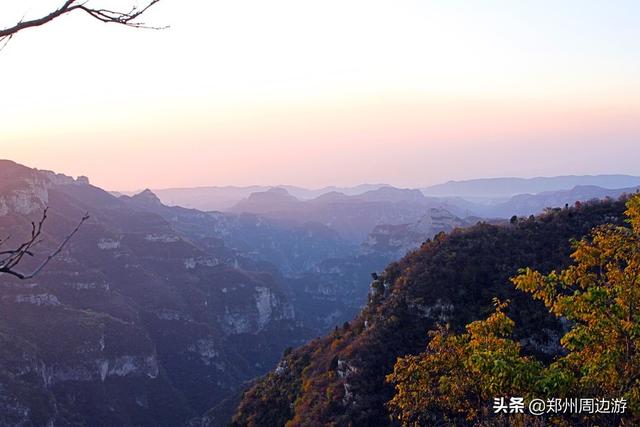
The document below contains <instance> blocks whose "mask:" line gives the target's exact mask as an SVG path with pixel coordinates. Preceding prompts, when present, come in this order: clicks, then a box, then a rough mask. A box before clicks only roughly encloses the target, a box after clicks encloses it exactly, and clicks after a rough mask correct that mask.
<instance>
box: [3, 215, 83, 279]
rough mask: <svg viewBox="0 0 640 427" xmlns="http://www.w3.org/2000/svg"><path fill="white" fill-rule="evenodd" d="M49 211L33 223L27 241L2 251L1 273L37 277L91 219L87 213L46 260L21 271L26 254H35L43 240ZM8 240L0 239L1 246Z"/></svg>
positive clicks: (30, 255) (18, 276)
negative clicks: (27, 270)
mask: <svg viewBox="0 0 640 427" xmlns="http://www.w3.org/2000/svg"><path fill="white" fill-rule="evenodd" d="M47 211H48V209H47V208H45V209H44V211H43V213H42V218H41V219H40V221H38V223H37V224H36V223H35V222H32V223H31V236H30V237H29V238H28V239H27V240H26V241H25V242H23V243H21V244H20V245H18V246H17V247H16V248H15V249H9V250H4V251H0V274H9V275H11V276H14V277H17V278H18V279H21V280H27V279H31V278H33V277H35V276H36V275H37V274H39V273H40V272H41V271H42V270H43V269H44V268H45V267H46V266H47V264H49V262H50V261H51V260H52V259H53V258H55V257H56V255H58V254H59V253H60V251H62V249H63V248H64V247H65V245H66V244H67V243H68V242H69V240H71V238H72V237H73V236H74V235H75V234H76V233H77V232H78V230H79V229H80V227H81V226H82V224H83V223H84V222H85V221H86V220H87V219H89V215H88V214H85V215H84V216H83V217H82V218H81V219H80V222H79V223H78V225H76V227H75V228H74V229H73V230H72V231H71V233H69V234H68V235H67V236H66V237H65V238H64V239H62V241H61V242H60V244H58V246H57V247H56V249H55V250H54V251H53V252H51V253H50V254H48V255H47V256H46V258H45V259H44V261H42V262H41V263H40V265H38V266H37V267H36V268H35V269H34V270H32V271H31V272H28V273H24V272H20V271H19V270H18V268H19V266H20V264H21V263H22V262H23V261H24V259H25V256H28V257H32V256H34V253H33V248H34V247H35V246H36V245H37V244H38V243H40V242H41V241H42V240H41V239H40V237H41V235H42V227H43V225H44V223H45V221H46V220H47ZM8 240H9V237H7V238H5V239H2V240H0V248H1V247H2V246H4V245H5V244H6V243H7V241H8Z"/></svg>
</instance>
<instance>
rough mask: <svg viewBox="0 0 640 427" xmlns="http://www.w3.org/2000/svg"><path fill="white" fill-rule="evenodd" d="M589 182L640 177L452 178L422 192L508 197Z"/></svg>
mask: <svg viewBox="0 0 640 427" xmlns="http://www.w3.org/2000/svg"><path fill="white" fill-rule="evenodd" d="M585 185H591V186H598V187H602V188H606V189H615V188H625V187H634V186H638V185H640V177H639V176H631V175H567V176H554V177H536V178H482V179H471V180H465V181H449V182H446V183H443V184H437V185H432V186H429V187H424V188H422V192H423V193H425V194H426V195H429V196H440V197H451V196H457V197H463V198H464V197H471V198H480V197H482V198H500V197H502V198H507V197H511V196H515V195H517V194H537V193H542V192H545V191H558V190H568V189H571V188H574V187H577V186H585Z"/></svg>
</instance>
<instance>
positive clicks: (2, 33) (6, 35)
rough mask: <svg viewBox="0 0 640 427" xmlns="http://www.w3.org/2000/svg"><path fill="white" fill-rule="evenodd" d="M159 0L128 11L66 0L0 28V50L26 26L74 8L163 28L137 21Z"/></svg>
mask: <svg viewBox="0 0 640 427" xmlns="http://www.w3.org/2000/svg"><path fill="white" fill-rule="evenodd" d="M159 1H160V0H149V1H147V2H146V3H145V5H144V6H143V7H136V6H134V7H132V8H131V10H130V11H129V12H118V11H114V10H109V9H96V8H92V7H91V6H89V3H90V0H84V1H81V0H66V1H65V2H64V3H63V4H62V6H60V7H59V8H58V9H56V10H54V11H53V12H51V13H49V14H47V15H45V16H42V17H40V18H37V19H32V20H28V21H24V20H20V22H18V23H17V24H16V25H14V26H12V27H9V28H5V29H2V30H0V50H1V49H2V48H3V47H4V46H6V45H7V43H8V42H9V41H10V40H11V38H12V37H13V36H14V35H16V34H17V33H18V32H20V31H22V30H25V29H27V28H33V27H39V26H41V25H44V24H46V23H48V22H51V21H53V20H54V19H56V18H59V17H60V16H62V15H65V14H67V13H71V12H73V11H76V10H80V11H83V12H85V13H87V14H88V15H89V16H91V17H92V18H95V19H97V20H99V21H101V22H105V23H113V24H120V25H125V26H128V27H134V28H149V29H156V30H159V29H164V28H167V27H153V26H148V25H146V24H145V23H144V22H140V21H138V18H140V16H141V15H142V14H144V13H145V12H146V11H147V10H149V8H151V7H152V6H153V5H155V4H156V3H158V2H159Z"/></svg>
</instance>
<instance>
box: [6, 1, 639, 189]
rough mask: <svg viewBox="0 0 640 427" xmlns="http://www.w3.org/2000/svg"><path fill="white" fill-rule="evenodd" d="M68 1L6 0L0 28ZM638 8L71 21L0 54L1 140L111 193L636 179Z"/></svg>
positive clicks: (30, 34)
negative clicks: (138, 25)
mask: <svg viewBox="0 0 640 427" xmlns="http://www.w3.org/2000/svg"><path fill="white" fill-rule="evenodd" d="M55 4H56V3H55V2H54V1H50V0H39V1H36V0H32V1H25V2H19V3H13V4H9V5H4V6H2V8H3V12H6V13H3V15H2V17H1V18H0V26H4V25H8V24H10V23H12V22H15V21H17V20H19V19H21V18H22V17H23V16H24V17H26V18H32V17H36V16H39V15H40V14H41V13H42V12H43V11H47V10H49V9H50V8H51V5H55ZM639 15H640V3H637V2H632V1H622V2H617V3H616V5H615V6H612V5H610V4H604V3H601V2H596V1H586V2H585V1H580V2H578V1H568V2H562V3H561V4H558V3H557V2H546V1H542V2H540V1H536V2H533V1H529V2H518V3H505V2H501V1H497V0H496V1H487V2H484V3H483V5H482V6H480V5H478V4H475V3H474V4H472V5H469V4H467V3H465V2H458V1H452V2H443V1H427V2H418V1H413V0H405V1H398V2H393V3H390V2H385V1H372V2H371V1H368V2H364V1H359V0H358V1H354V2H348V3H346V2H338V1H328V2H324V3H322V5H314V4H308V3H304V2H296V1H292V0H274V1H270V2H258V1H255V0H246V1H243V2H236V3H228V2H207V1H204V0H190V1H188V2H172V1H170V0H167V1H162V2H160V3H159V4H158V5H157V6H156V7H154V9H153V10H151V11H150V13H149V15H148V16H145V21H146V22H150V23H153V24H157V25H171V28H170V29H168V30H163V31H143V30H133V29H130V28H121V27H118V26H110V25H96V23H94V22H92V21H91V20H89V19H87V18H86V17H85V16H82V15H77V16H76V15H74V16H67V17H64V18H61V19H60V20H58V21H56V22H52V23H51V24H48V25H47V26H44V27H42V28H38V29H33V30H27V31H24V32H22V33H20V34H19V35H18V36H17V37H15V39H13V40H12V41H11V43H9V44H8V45H7V46H6V48H5V49H4V50H2V52H0V67H2V70H3V77H4V78H3V79H2V81H0V93H2V96H3V102H2V103H1V105H0V154H1V156H2V157H6V158H10V159H13V160H15V161H18V162H20V163H24V164H27V165H29V166H32V167H38V168H41V169H51V170H55V171H59V172H62V173H66V174H69V175H74V176H77V175H86V176H89V177H90V178H91V179H92V182H94V183H95V184H96V185H99V186H101V187H103V188H108V189H114V190H123V189H128V188H134V189H135V188H170V187H196V186H211V185H220V186H223V185H238V186H246V185H252V184H256V183H257V184H261V183H264V184H265V185H281V184H282V183H286V184H290V185H298V186H301V187H307V188H319V187H324V186H327V185H335V186H350V185H357V184H359V183H362V182H385V183H389V184H392V185H395V186H399V187H419V186H426V185H431V184H437V183H440V182H445V181H448V180H463V179H472V178H477V177H501V176H523V177H531V176H556V175H570V174H574V175H582V174H606V173H621V174H632V175H633V174H637V173H638V172H637V171H638V168H637V164H638V160H639V159H640V150H639V149H638V143H639V139H640V78H639V77H638V76H640V57H639V56H638V55H632V54H630V52H638V51H640V50H639V48H640V27H638V26H637V25H636V19H635V17H637V16H639ZM78 34H82V37H78ZM16 82H19V84H16Z"/></svg>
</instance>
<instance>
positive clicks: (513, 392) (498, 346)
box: [387, 300, 543, 426]
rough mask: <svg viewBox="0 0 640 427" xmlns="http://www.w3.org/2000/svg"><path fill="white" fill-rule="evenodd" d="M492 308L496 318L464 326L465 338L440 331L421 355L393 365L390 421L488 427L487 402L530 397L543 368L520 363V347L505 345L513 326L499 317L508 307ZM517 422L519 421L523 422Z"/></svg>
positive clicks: (497, 303)
mask: <svg viewBox="0 0 640 427" xmlns="http://www.w3.org/2000/svg"><path fill="white" fill-rule="evenodd" d="M494 304H495V307H496V309H495V312H494V313H493V314H492V315H491V316H489V318H487V319H486V320H479V321H476V322H473V323H471V324H469V325H467V327H466V329H467V332H466V333H464V334H460V335H455V334H453V333H451V331H450V330H449V329H448V328H446V327H444V326H443V327H440V328H439V329H438V330H436V331H432V332H430V336H431V341H430V342H429V345H428V347H427V351H426V352H424V353H422V354H419V355H416V356H413V355H411V356H406V357H403V358H399V359H398V361H397V363H396V365H395V367H394V370H393V373H392V374H390V375H388V376H387V381H388V382H391V383H394V384H395V386H396V393H395V396H394V397H393V399H392V400H391V401H390V402H389V404H388V407H389V409H390V412H391V415H392V417H393V418H395V419H396V420H397V421H399V422H400V423H402V425H403V426H423V425H437V424H438V423H441V422H445V423H447V425H461V424H467V423H469V422H473V423H474V424H479V425H482V424H483V423H484V421H486V420H488V419H489V418H493V419H492V420H491V422H489V423H488V425H497V424H496V421H498V420H496V417H495V416H493V417H492V412H491V411H490V407H489V406H488V405H487V402H490V401H491V399H492V398H493V397H498V396H506V395H510V396H523V397H524V396H528V395H529V394H530V393H531V390H530V385H531V383H533V382H534V381H535V379H536V378H537V377H539V375H540V372H541V371H542V369H543V366H542V364H541V363H540V362H537V361H535V360H533V359H532V358H528V357H522V356H521V355H520V344H518V343H517V342H515V341H513V340H511V339H510V336H511V334H512V332H513V327H514V322H513V320H511V319H509V318H508V317H507V315H506V314H505V313H504V309H505V308H506V307H507V304H508V303H502V302H500V301H498V300H495V301H494ZM517 418H520V421H524V419H523V418H525V416H524V415H522V416H520V415H519V416H518V417H517ZM502 421H503V422H504V423H505V424H506V420H502ZM512 421H513V420H512ZM532 421H533V420H529V424H528V425H533V424H532V423H531V422H532ZM512 425H513V423H512Z"/></svg>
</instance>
